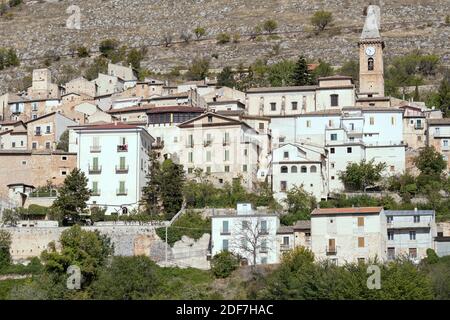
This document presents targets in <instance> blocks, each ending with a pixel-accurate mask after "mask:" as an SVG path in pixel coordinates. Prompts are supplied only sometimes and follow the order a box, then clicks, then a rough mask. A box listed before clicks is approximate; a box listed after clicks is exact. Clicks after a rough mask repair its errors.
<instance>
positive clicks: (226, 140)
mask: <svg viewBox="0 0 450 320" xmlns="http://www.w3.org/2000/svg"><path fill="white" fill-rule="evenodd" d="M223 143H224V144H229V143H230V133H229V132H225V133H224V136H223Z"/></svg>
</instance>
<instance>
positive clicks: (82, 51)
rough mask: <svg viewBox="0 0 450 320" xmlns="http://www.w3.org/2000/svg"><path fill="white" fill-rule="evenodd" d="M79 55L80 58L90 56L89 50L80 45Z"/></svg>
mask: <svg viewBox="0 0 450 320" xmlns="http://www.w3.org/2000/svg"><path fill="white" fill-rule="evenodd" d="M77 56H78V57H79V58H86V57H89V50H88V49H87V48H86V47H82V46H81V47H78V48H77Z"/></svg>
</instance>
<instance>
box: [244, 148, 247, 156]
mask: <svg viewBox="0 0 450 320" xmlns="http://www.w3.org/2000/svg"><path fill="white" fill-rule="evenodd" d="M244 156H246V157H247V156H248V149H244Z"/></svg>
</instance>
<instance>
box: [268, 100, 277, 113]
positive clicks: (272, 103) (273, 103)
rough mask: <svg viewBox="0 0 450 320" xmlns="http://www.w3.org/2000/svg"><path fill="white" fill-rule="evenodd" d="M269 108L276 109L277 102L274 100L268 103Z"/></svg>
mask: <svg viewBox="0 0 450 320" xmlns="http://www.w3.org/2000/svg"><path fill="white" fill-rule="evenodd" d="M270 110H272V111H276V110H277V104H276V103H275V102H271V103H270Z"/></svg>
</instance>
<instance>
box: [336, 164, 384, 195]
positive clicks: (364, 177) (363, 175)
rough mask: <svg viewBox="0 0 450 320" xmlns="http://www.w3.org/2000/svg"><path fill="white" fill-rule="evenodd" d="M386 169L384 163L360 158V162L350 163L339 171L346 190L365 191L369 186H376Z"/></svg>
mask: <svg viewBox="0 0 450 320" xmlns="http://www.w3.org/2000/svg"><path fill="white" fill-rule="evenodd" d="M385 169H386V164H385V163H382V162H380V163H375V160H374V159H372V160H370V161H366V160H362V161H361V162H360V163H350V164H348V165H347V168H346V170H345V171H342V172H340V173H339V179H341V181H342V183H343V184H344V186H345V188H346V190H350V191H358V190H359V191H366V189H367V188H369V187H372V188H373V187H377V183H378V182H379V181H380V180H381V178H382V173H383V171H384V170H385Z"/></svg>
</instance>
